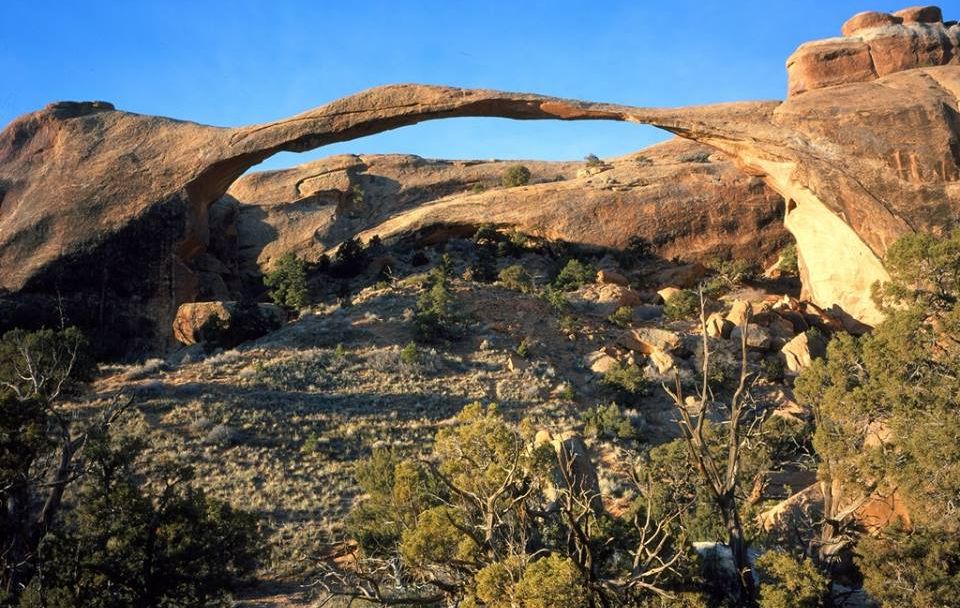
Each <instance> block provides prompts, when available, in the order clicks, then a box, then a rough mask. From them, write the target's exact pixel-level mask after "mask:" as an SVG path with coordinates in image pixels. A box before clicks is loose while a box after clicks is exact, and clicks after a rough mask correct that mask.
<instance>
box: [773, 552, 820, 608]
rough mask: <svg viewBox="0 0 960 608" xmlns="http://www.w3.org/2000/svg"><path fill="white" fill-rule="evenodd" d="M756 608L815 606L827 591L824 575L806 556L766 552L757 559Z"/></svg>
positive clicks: (817, 606) (815, 607)
mask: <svg viewBox="0 0 960 608" xmlns="http://www.w3.org/2000/svg"><path fill="white" fill-rule="evenodd" d="M755 565H756V569H757V572H758V574H759V575H760V608H819V607H820V606H823V605H825V604H824V602H825V600H826V598H827V596H828V594H829V591H830V589H829V585H828V581H827V577H826V576H824V575H823V574H822V573H820V571H819V570H817V567H816V566H814V564H813V562H812V561H810V558H804V559H803V560H797V559H796V558H794V557H793V556H791V555H789V554H787V553H781V552H779V551H768V552H766V553H764V554H763V555H761V556H760V557H758V558H757V560H756V562H755Z"/></svg>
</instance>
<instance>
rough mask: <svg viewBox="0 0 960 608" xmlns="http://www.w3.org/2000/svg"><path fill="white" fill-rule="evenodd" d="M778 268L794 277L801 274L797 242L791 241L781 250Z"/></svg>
mask: <svg viewBox="0 0 960 608" xmlns="http://www.w3.org/2000/svg"><path fill="white" fill-rule="evenodd" d="M777 268H779V269H780V272H782V273H784V274H788V275H790V276H794V277H796V276H800V259H799V258H798V257H797V245H796V243H790V244H789V245H787V246H786V247H784V248H783V249H781V250H780V257H779V259H778V260H777Z"/></svg>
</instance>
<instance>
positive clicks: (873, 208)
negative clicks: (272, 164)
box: [0, 10, 960, 346]
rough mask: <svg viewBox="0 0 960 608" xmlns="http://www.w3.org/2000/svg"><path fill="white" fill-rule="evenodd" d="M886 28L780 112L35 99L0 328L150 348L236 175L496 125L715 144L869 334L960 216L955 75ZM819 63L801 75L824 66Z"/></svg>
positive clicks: (9, 241)
mask: <svg viewBox="0 0 960 608" xmlns="http://www.w3.org/2000/svg"><path fill="white" fill-rule="evenodd" d="M895 16H899V17H900V19H901V21H902V23H896V24H894V25H891V26H890V27H897V28H903V35H899V34H898V35H895V36H890V37H888V38H885V39H884V43H883V44H884V45H886V46H883V49H884V50H883V53H880V51H873V50H871V51H870V53H871V57H873V56H874V55H876V56H877V57H880V55H881V54H883V56H884V57H886V56H888V55H889V56H891V57H894V58H895V57H897V56H902V57H903V58H905V59H904V60H902V61H896V60H891V61H890V62H888V63H884V64H883V65H885V66H888V67H885V68H883V70H881V71H877V76H878V77H877V78H876V79H867V78H865V77H864V78H854V79H850V78H848V79H845V80H842V81H841V83H840V84H834V82H833V81H832V80H830V79H826V80H824V81H823V84H826V85H829V86H821V88H811V87H810V86H807V85H805V86H804V87H803V88H804V89H805V92H804V93H803V94H795V95H792V96H790V97H789V98H788V99H787V100H786V101H785V102H782V103H781V102H775V101H771V102H745V103H734V104H719V105H713V106H702V107H691V108H680V109H648V108H637V107H628V106H618V105H610V104H597V103H586V102H578V101H571V100H562V99H556V98H549V97H542V96H537V95H529V94H517V93H501V92H495V91H476V90H464V89H454V88H449V87H435V86H419V85H398V86H387V87H381V88H377V89H371V90H369V91H366V92H363V93H360V94H357V95H354V96H351V97H347V98H344V99H341V100H338V101H335V102H332V103H330V104H327V105H325V106H322V107H320V108H317V109H314V110H311V111H308V112H305V113H304V114H300V115H298V116H294V117H292V118H289V119H285V120H280V121H277V122H273V123H268V124H264V125H256V126H250V127H242V128H235V129H227V128H216V127H209V126H204V125H198V124H195V123H188V122H182V121H175V120H171V119H166V118H156V117H149V116H141V115H136V114H131V113H127V112H120V111H116V110H114V109H113V108H112V106H110V105H109V104H105V103H99V102H92V103H58V104H53V105H51V106H48V107H47V108H46V109H44V110H41V111H39V112H35V113H33V114H29V115H26V116H23V117H21V118H19V119H17V120H15V121H14V122H13V123H11V124H10V125H9V126H7V127H6V129H4V131H3V132H2V133H0V289H2V290H3V291H5V292H8V294H10V295H9V296H8V297H6V298H4V302H3V303H2V304H0V313H2V315H3V318H4V320H5V322H6V323H11V322H17V321H18V320H22V319H18V318H16V317H15V315H16V314H19V313H21V312H23V311H27V312H28V313H29V314H28V316H29V317H30V318H31V320H33V321H34V322H36V320H37V318H38V317H39V316H41V312H42V311H44V310H46V311H50V312H55V311H57V310H59V309H60V305H62V308H63V309H64V310H65V311H66V312H67V314H68V316H70V317H71V320H72V321H74V322H79V323H81V324H85V325H90V326H94V327H97V326H101V327H102V326H110V327H111V328H112V334H113V335H116V336H117V337H118V339H120V340H122V341H124V342H125V343H126V344H127V345H130V344H131V343H132V342H134V339H135V338H139V339H140V340H141V342H142V343H143V344H144V345H148V344H149V345H154V346H155V345H156V344H157V343H158V342H162V341H163V339H164V335H165V334H166V332H167V331H168V330H167V329H166V328H168V327H169V326H170V325H169V324H170V321H171V320H172V318H173V314H174V312H175V310H176V308H177V306H178V305H179V304H180V303H181V302H184V301H189V300H191V299H193V296H194V295H195V294H196V293H198V291H199V290H200V288H201V284H200V281H201V279H202V278H203V277H204V276H207V275H212V274H215V273H212V272H211V271H210V270H208V269H203V268H201V267H200V266H199V263H198V262H197V260H198V259H200V260H202V262H203V263H205V264H210V263H212V261H211V260H210V259H209V258H208V257H207V256H203V255H202V254H204V253H206V248H207V246H208V243H209V242H210V236H209V220H210V215H209V214H208V209H209V208H210V205H211V204H212V203H213V202H214V201H216V200H217V199H219V198H220V197H221V196H222V195H223V194H224V193H225V192H226V190H227V189H228V188H229V186H230V185H231V184H232V183H233V182H234V181H235V180H236V179H237V178H238V177H239V176H240V175H241V174H242V173H243V172H244V171H246V170H247V169H248V168H249V167H251V166H253V165H255V164H256V163H258V162H260V161H262V160H263V159H265V158H267V157H269V156H270V155H271V154H274V153H276V152H279V151H282V150H287V151H303V150H307V149H311V148H316V147H319V146H322V145H325V144H328V143H332V142H336V141H343V140H348V139H352V138H355V137H359V136H363V135H369V134H371V133H375V132H378V131H383V130H387V129H393V128H397V127H400V126H404V125H409V124H414V123H416V122H420V121H423V120H428V119H435V118H445V117H452V116H502V117H507V118H516V119H539V118H553V119H562V120H624V121H630V122H636V123H647V124H652V125H655V126H659V127H661V128H663V129H666V130H668V131H671V132H673V133H676V134H678V135H681V136H683V137H686V138H690V139H694V140H697V141H699V142H701V143H704V144H707V145H710V146H713V147H716V148H718V149H720V150H721V151H723V152H725V153H727V154H728V155H730V156H731V157H733V158H734V159H736V161H737V162H738V164H740V165H741V166H742V168H743V169H744V170H746V171H747V172H748V173H749V174H751V175H756V176H761V177H763V178H764V179H765V180H766V182H767V184H768V185H770V186H771V187H772V188H773V189H774V190H776V191H777V192H779V193H780V194H781V195H783V196H784V198H785V199H786V200H787V205H786V208H787V212H786V218H785V225H786V227H787V229H788V230H790V232H792V233H793V234H794V236H795V237H796V239H797V246H798V251H799V257H800V259H801V271H802V274H803V280H804V285H805V288H806V289H807V292H808V294H809V295H810V296H811V297H812V299H813V300H814V301H815V302H817V303H818V304H820V305H821V306H824V307H829V308H835V309H836V310H837V312H843V313H845V314H846V315H848V320H849V321H850V323H851V325H854V324H855V322H863V323H867V324H872V323H876V322H877V321H879V320H880V318H881V315H880V313H879V312H878V311H877V309H876V307H875V306H874V304H873V302H872V300H871V299H870V297H869V293H870V286H871V285H872V284H873V283H874V282H875V281H877V280H884V279H886V278H887V273H886V271H885V270H884V267H883V264H882V262H881V259H882V256H883V254H884V252H885V251H886V249H887V247H888V246H889V245H890V243H892V242H893V240H895V239H896V238H897V237H898V236H899V235H901V234H903V233H905V232H908V231H911V230H925V231H933V232H936V231H942V230H944V229H947V228H950V227H952V226H953V225H954V224H955V222H956V216H957V211H958V209H960V188H958V187H957V182H958V178H960V143H958V136H960V133H958V131H960V124H958V122H960V121H958V118H957V116H958V106H960V101H958V96H960V67H958V66H955V65H938V64H939V63H943V62H944V61H945V60H944V58H945V57H947V53H946V52H944V53H942V54H938V52H937V51H936V49H934V51H931V52H926V51H925V52H922V53H921V52H919V49H921V48H923V49H927V48H928V45H927V43H926V42H924V41H926V40H927V38H926V37H921V36H920V35H919V34H918V33H917V32H920V31H923V32H927V31H928V30H929V32H931V36H934V37H937V36H939V34H938V32H940V31H941V30H943V34H944V35H945V36H946V37H947V40H948V41H949V40H951V38H950V36H952V35H953V33H952V32H954V30H955V29H956V28H955V27H954V26H950V27H948V26H946V25H944V24H940V23H939V22H937V23H932V24H931V23H919V22H921V21H926V22H929V21H931V20H934V21H935V16H936V15H935V11H933V10H920V11H907V12H905V13H903V14H901V15H895ZM860 21H861V22H863V23H870V22H871V20H870V19H866V18H861V19H860ZM894 21H895V20H894ZM851 27H853V26H851ZM848 29H849V28H848ZM881 29H886V28H881ZM851 31H852V32H853V33H854V34H856V37H860V38H864V37H866V34H864V33H863V32H864V31H865V30H862V29H857V28H853V29H852V30H851ZM870 31H873V30H872V29H871V30H870ZM878 31H879V30H878ZM898 31H900V30H898ZM871 35H872V34H871ZM924 36H926V34H924ZM878 39H879V38H878ZM937 39H938V40H941V39H942V36H941V37H939V38H937ZM941 42H942V41H941ZM870 44H871V45H873V44H874V42H873V39H871V42H870ZM938 44H939V43H938ZM877 48H878V49H879V48H881V47H880V46H877ZM942 48H944V49H946V48H947V46H946V43H942ZM871 49H873V47H872V46H871ZM833 57H834V53H832V52H828V53H825V54H823V55H822V56H819V55H816V54H813V55H811V56H810V58H808V59H805V60H804V61H805V62H806V65H814V66H816V65H818V63H817V62H820V63H821V64H824V65H825V64H826V63H828V62H830V61H833V59H832V58H833ZM952 57H953V55H952V54H950V58H951V59H950V60H949V61H951V62H952ZM907 59H909V61H908V60H907ZM794 65H799V64H798V63H797V61H796V60H795V61H794ZM930 65H936V66H937V67H925V66H930ZM793 69H794V70H796V69H798V68H793ZM818 69H819V68H818ZM805 70H806V71H807V72H810V73H812V72H814V71H815V70H813V69H812V68H811V69H805ZM898 70H900V71H898ZM820 71H821V72H823V73H828V72H830V70H829V69H826V68H823V69H822V70H820ZM875 71H876V70H875ZM881 72H882V73H881ZM817 86H820V85H817ZM220 219H222V217H221V218H220ZM602 221H603V219H602V218H598V220H597V225H598V230H602V226H601V223H602ZM214 265H215V264H214ZM202 273H207V275H204V274H202ZM55 303H59V304H58V305H55ZM157 328H161V329H160V331H157Z"/></svg>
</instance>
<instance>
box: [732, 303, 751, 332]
mask: <svg viewBox="0 0 960 608" xmlns="http://www.w3.org/2000/svg"><path fill="white" fill-rule="evenodd" d="M752 313H753V307H752V305H751V304H750V302H747V301H746V300H737V301H735V302H734V303H733V305H732V306H731V307H730V311H729V312H728V313H727V321H729V322H730V323H732V324H733V325H734V326H736V327H739V326H741V325H743V324H744V323H746V322H747V317H748V315H751V314H752Z"/></svg>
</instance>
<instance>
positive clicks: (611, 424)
mask: <svg viewBox="0 0 960 608" xmlns="http://www.w3.org/2000/svg"><path fill="white" fill-rule="evenodd" d="M581 418H582V420H583V430H584V432H585V433H586V434H588V435H593V436H595V437H600V438H604V439H614V438H617V439H635V438H636V437H637V429H636V428H635V427H634V425H633V422H631V420H630V419H629V418H628V417H626V416H624V415H623V413H622V412H621V411H620V406H618V405H617V404H616V403H610V404H607V405H597V406H595V407H592V408H590V409H589V410H587V411H586V412H584V413H583V416H582V417H581Z"/></svg>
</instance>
